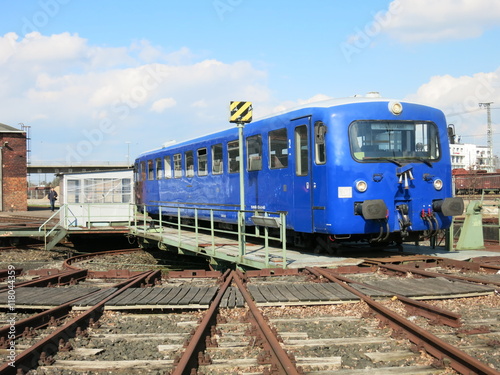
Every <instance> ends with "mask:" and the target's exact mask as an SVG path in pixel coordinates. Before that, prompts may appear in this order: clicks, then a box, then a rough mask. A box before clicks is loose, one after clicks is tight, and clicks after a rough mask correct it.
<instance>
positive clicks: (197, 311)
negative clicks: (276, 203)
mask: <svg viewBox="0 0 500 375" xmlns="http://www.w3.org/2000/svg"><path fill="white" fill-rule="evenodd" d="M98 256H99V255H98ZM403 259H406V260H403ZM80 261H83V259H82V258H81V257H80V258H74V259H72V260H69V261H67V262H66V266H67V267H69V268H71V269H70V270H66V271H61V272H60V273H58V274H56V275H54V274H51V275H46V276H40V277H38V278H37V280H32V281H30V283H34V282H37V283H40V284H39V285H41V286H42V287H38V288H39V289H40V290H41V291H42V290H47V293H48V294H46V295H47V296H48V295H49V294H50V293H51V292H50V290H49V289H51V290H54V286H55V285H57V284H59V283H60V284H71V283H73V284H74V283H78V285H77V286H64V285H61V286H59V287H58V289H57V290H56V292H57V291H60V292H59V293H58V294H60V295H61V296H63V295H64V292H65V291H67V292H68V293H69V294H71V295H72V297H73V298H72V299H70V300H68V301H67V302H66V303H62V304H61V306H60V307H57V308H56V307H54V308H51V309H45V310H44V309H41V310H43V311H39V310H40V309H39V308H36V306H35V308H34V309H31V310H30V309H29V308H22V309H21V308H20V307H19V308H18V311H17V313H18V314H19V315H18V316H16V323H15V331H16V337H15V339H14V341H15V344H16V347H15V360H14V365H15V367H12V366H9V362H8V361H6V362H5V364H4V365H3V366H2V367H0V374H16V375H18V374H26V373H28V371H30V372H29V373H30V374H47V375H49V374H58V375H61V374H70V373H71V374H90V373H93V374H94V373H95V374H97V373H110V372H111V373H123V374H142V373H145V372H152V373H158V374H196V373H199V374H201V373H203V374H228V373H234V374H240V373H241V374H244V373H245V374H262V373H263V374H329V373H332V372H333V371H335V372H340V373H341V374H342V373H343V374H346V375H347V374H351V375H352V374H358V373H361V372H362V371H366V370H367V369H369V368H371V370H370V372H372V373H373V375H375V374H391V373H396V372H397V373H399V374H405V373H407V374H429V373H432V374H453V373H460V374H499V373H500V372H499V371H498V369H499V368H500V361H499V359H498V358H499V357H500V329H499V328H500V322H499V320H498V316H499V312H500V303H499V301H498V299H499V298H500V297H499V296H498V294H495V293H498V292H497V290H498V284H497V279H498V275H496V273H494V272H495V270H497V267H498V262H486V261H484V260H479V261H478V262H464V263H467V264H462V263H460V262H458V263H457V262H450V263H446V262H444V261H441V260H439V259H435V258H429V257H426V258H425V260H423V259H417V258H413V259H411V261H410V258H403V257H400V260H397V258H389V259H387V260H380V259H379V260H378V261H376V260H373V259H371V260H370V259H369V260H367V261H366V262H365V263H364V264H363V265H361V266H357V267H355V266H348V267H340V268H338V269H336V270H334V271H332V270H325V269H322V268H314V267H313V268H307V269H305V270H303V271H302V272H298V271H297V270H263V271H249V272H247V273H245V274H243V273H241V272H239V271H227V272H226V273H224V274H221V273H219V272H213V271H202V270H193V271H184V272H171V273H170V274H169V275H168V276H167V277H165V275H164V277H163V280H162V277H161V273H160V272H159V271H149V272H140V273H136V274H130V273H128V274H126V273H124V272H123V270H115V271H114V273H113V272H112V271H108V273H107V274H105V275H104V274H98V273H95V272H94V274H93V275H92V277H100V278H102V279H101V283H102V285H101V287H100V288H99V289H100V290H95V291H94V289H95V288H94V289H92V286H93V287H95V285H97V284H96V283H95V282H93V281H91V280H89V279H88V278H89V277H90V276H89V274H92V273H91V272H89V271H88V269H79V267H78V264H79V263H80ZM87 261H88V259H87ZM81 264H82V265H83V264H85V263H81ZM466 266H468V267H466ZM382 270H385V272H389V271H390V272H396V273H397V275H400V276H394V274H392V275H389V274H387V273H382ZM82 271H84V273H85V275H83V274H82ZM459 273H460V274H459ZM82 275H83V276H82ZM401 275H402V276H401ZM417 276H418V277H423V278H422V279H417V278H415V277H417ZM120 277H121V278H123V277H127V278H126V279H122V280H121V281H119V280H117V279H118V278H120ZM464 278H466V279H464ZM49 279H50V281H49ZM426 280H427V281H429V282H432V284H428V285H434V286H435V288H438V287H439V285H445V288H444V289H443V291H442V292H440V293H441V294H434V295H431V293H430V291H429V292H427V294H429V295H428V296H427V298H430V300H429V301H421V300H419V299H420V298H422V295H423V294H425V293H426V292H425V291H424V292H419V293H420V296H418V295H416V293H414V294H415V295H411V293H409V292H407V291H405V289H404V285H405V283H408V282H409V283H411V284H412V286H413V289H414V290H415V291H416V290H417V289H418V287H419V285H424V286H425V285H427V284H425V283H426V282H427V281H426ZM438 281H439V282H438ZM48 283H50V285H52V287H51V288H48V287H47V285H49V284H48ZM86 283H90V285H87V284H86ZM440 283H444V284H440ZM31 285H33V284H31ZM333 285H335V287H334V286H333ZM391 286H392V288H391ZM465 286H467V288H470V287H471V286H474V288H476V289H474V290H476V291H480V292H471V289H468V290H469V292H468V293H472V294H469V296H468V297H467V298H460V299H458V300H456V301H457V302H456V303H455V304H454V303H453V301H454V300H453V299H449V296H450V293H451V294H453V293H455V297H456V296H458V294H460V293H462V294H464V293H465V292H464V291H463V289H461V288H464V287H465ZM454 287H460V289H456V290H455V292H453V291H452V289H453V288H454ZM30 288H31V289H33V288H34V287H33V286H31V287H30V286H26V285H24V286H22V285H17V286H16V293H18V295H19V296H21V295H22V293H21V291H22V290H30ZM71 288H73V289H71ZM77 288H80V289H79V290H81V289H83V288H87V292H88V293H87V294H86V295H84V296H81V297H79V296H77V295H76V294H75V291H76V290H77ZM203 288H205V289H203ZM426 288H429V287H428V286H427V287H426ZM398 289H400V291H401V293H398ZM167 290H168V292H167ZM202 290H204V291H205V292H206V293H205V296H208V297H209V299H210V302H209V303H208V304H207V305H206V307H203V305H201V304H199V305H197V306H198V307H196V308H193V307H192V306H194V305H192V304H191V305H190V303H189V302H184V305H182V304H179V305H178V306H177V307H176V306H174V305H173V300H175V299H177V302H181V301H189V299H188V297H189V296H190V295H191V297H193V298H194V297H195V295H200V294H201V291H202ZM341 290H343V291H341ZM209 292H211V293H212V294H210V293H209ZM0 293H1V292H0ZM92 293H94V294H92ZM162 293H165V294H164V295H163V294H162ZM175 293H178V294H177V296H176V297H174V298H173V299H169V303H170V305H168V307H164V306H167V305H161V304H159V305H158V304H157V305H154V306H153V305H152V304H151V303H152V302H153V301H155V298H156V301H161V300H163V301H165V300H166V299H168V298H171V297H172V296H171V294H172V295H173V294H175ZM335 293H337V295H335ZM456 293H458V294H456ZM181 294H182V295H181ZM90 297H92V298H93V299H94V302H92V305H91V306H87V305H84V306H81V307H80V308H79V309H75V307H76V306H78V303H79V301H80V302H82V301H84V300H87V301H89V300H90ZM191 297H189V298H191ZM0 298H3V297H2V294H0ZM46 299H48V297H47V298H46ZM139 300H140V301H142V302H141V303H138V301H139ZM440 300H441V301H440ZM127 301H128V302H127ZM19 302H21V301H19ZM186 303H187V304H186ZM485 304H488V305H489V307H483V308H481V306H485ZM113 306H115V307H113ZM116 306H119V309H118V310H116ZM190 306H191V307H190ZM0 318H1V319H3V320H4V321H6V322H7V323H8V319H9V312H8V310H5V309H4V312H3V314H2V315H0ZM11 327H12V325H9V324H7V325H5V326H4V327H3V328H2V330H1V331H0V346H3V348H4V349H3V350H2V353H3V355H6V356H8V353H9V348H10V347H9V344H10V342H11V341H12V338H9V333H12V328H11ZM61 339H62V340H61ZM11 363H12V362H11Z"/></svg>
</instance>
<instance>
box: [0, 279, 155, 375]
mask: <svg viewBox="0 0 500 375" xmlns="http://www.w3.org/2000/svg"><path fill="white" fill-rule="evenodd" d="M155 273H156V272H155V271H148V272H143V273H142V274H141V275H139V276H136V277H134V278H132V279H130V280H126V281H124V282H121V283H119V284H117V285H115V287H117V288H119V289H118V290H117V291H116V292H114V293H113V294H111V295H109V296H108V297H106V298H104V299H103V300H102V301H100V302H99V303H98V304H96V305H94V306H93V307H92V308H90V309H88V310H86V311H85V312H83V313H82V314H81V315H79V316H77V317H76V318H74V319H71V320H70V321H69V322H67V323H66V324H65V325H64V326H62V327H60V328H58V329H57V330H56V331H54V332H53V333H52V334H50V335H48V336H47V337H45V338H44V339H42V340H40V341H38V342H37V343H36V344H35V345H33V346H32V347H30V348H28V349H26V350H25V351H23V352H22V353H21V354H19V355H18V356H17V357H16V359H15V366H10V365H9V363H8V362H7V363H4V364H3V365H2V366H1V367H0V374H2V375H19V374H24V373H26V372H27V371H29V370H31V369H33V368H36V367H37V366H38V364H39V362H42V363H46V364H49V363H51V362H52V361H53V360H52V358H51V356H52V355H53V354H55V353H57V351H58V350H59V348H60V347H61V346H64V345H65V344H66V343H67V342H68V340H69V339H70V338H73V337H75V336H76V335H77V334H79V333H80V332H82V331H84V330H85V329H86V328H87V327H88V326H89V325H91V324H92V323H93V322H97V320H98V319H99V318H100V317H101V315H102V313H103V312H104V305H105V304H106V302H108V301H109V300H111V299H112V298H114V297H116V296H117V295H119V294H121V293H123V292H124V291H125V290H127V289H128V288H132V287H136V286H139V285H141V284H145V281H146V280H147V279H151V278H152V277H153V276H154V274H155Z"/></svg>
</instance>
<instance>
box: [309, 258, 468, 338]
mask: <svg viewBox="0 0 500 375" xmlns="http://www.w3.org/2000/svg"><path fill="white" fill-rule="evenodd" d="M308 270H309V271H310V272H312V273H313V274H314V275H316V276H320V275H321V273H319V272H318V271H317V269H316V268H312V269H308ZM328 272H329V273H330V274H331V275H332V276H335V277H336V278H337V279H339V280H341V281H343V282H345V283H349V284H356V285H360V286H363V287H365V288H369V289H373V290H378V291H381V292H387V293H391V294H392V295H393V296H395V297H396V298H397V299H398V300H400V301H401V302H403V303H404V305H405V308H406V310H407V311H408V312H409V313H411V314H415V315H420V316H423V317H425V318H427V319H429V320H430V323H431V324H444V325H447V326H449V327H454V328H458V327H460V326H461V325H462V322H461V321H460V314H457V313H454V312H452V311H448V310H444V309H441V308H439V307H437V306H433V305H430V304H428V303H425V302H422V301H417V300H414V299H411V298H408V297H406V296H403V295H401V294H397V293H393V292H391V291H389V290H387V289H383V288H379V287H376V286H374V285H370V284H366V283H362V282H359V281H356V280H351V279H348V278H347V277H344V276H341V275H338V274H336V273H335V272H332V271H331V270H329V271H328Z"/></svg>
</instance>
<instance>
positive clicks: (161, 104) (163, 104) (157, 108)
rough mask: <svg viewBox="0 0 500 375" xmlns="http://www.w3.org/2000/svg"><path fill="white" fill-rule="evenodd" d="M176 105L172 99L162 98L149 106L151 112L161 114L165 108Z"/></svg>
mask: <svg viewBox="0 0 500 375" xmlns="http://www.w3.org/2000/svg"><path fill="white" fill-rule="evenodd" d="M176 105H177V102H176V101H175V99H174V98H163V99H159V100H157V101H155V102H154V103H153V105H152V106H151V110H152V111H153V112H157V113H162V112H163V111H164V110H165V109H167V108H172V107H175V106H176Z"/></svg>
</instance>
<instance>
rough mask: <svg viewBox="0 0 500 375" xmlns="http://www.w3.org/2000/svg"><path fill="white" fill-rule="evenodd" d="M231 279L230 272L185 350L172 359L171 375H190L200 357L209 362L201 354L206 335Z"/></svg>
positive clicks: (197, 364)
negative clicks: (173, 366)
mask: <svg viewBox="0 0 500 375" xmlns="http://www.w3.org/2000/svg"><path fill="white" fill-rule="evenodd" d="M225 276H226V275H225ZM232 279H233V273H230V274H229V275H228V276H227V277H226V278H225V281H224V283H223V284H222V286H221V287H220V288H219V292H218V293H217V295H216V296H215V299H214V300H213V302H212V303H211V304H210V308H209V309H208V310H207V312H206V313H205V316H204V317H203V319H202V321H201V322H200V325H199V326H198V328H197V329H196V331H195V332H194V334H193V335H192V336H191V339H190V341H189V344H188V346H187V347H186V350H184V352H183V353H182V356H181V357H180V358H176V359H175V360H174V365H175V368H174V370H173V371H172V373H171V374H172V375H190V374H192V371H193V369H194V370H195V371H196V369H197V368H198V366H199V365H200V359H201V360H202V361H204V363H206V362H209V359H208V358H205V357H204V356H203V351H204V350H205V349H206V337H210V329H211V327H212V326H213V325H214V324H215V321H216V317H217V311H218V310H219V305H220V301H221V299H222V296H223V295H224V293H225V292H226V290H227V288H228V287H229V285H230V284H231V281H232Z"/></svg>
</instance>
